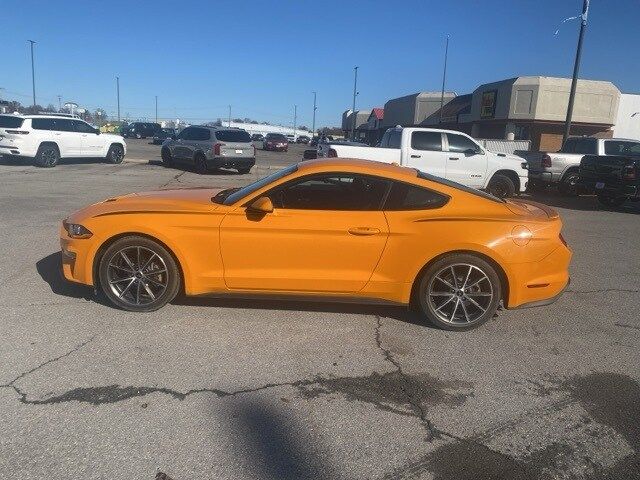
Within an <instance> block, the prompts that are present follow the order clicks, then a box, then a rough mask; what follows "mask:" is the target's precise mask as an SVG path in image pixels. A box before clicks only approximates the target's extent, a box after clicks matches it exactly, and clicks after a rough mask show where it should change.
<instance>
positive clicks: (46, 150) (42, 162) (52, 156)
mask: <svg viewBox="0 0 640 480" xmlns="http://www.w3.org/2000/svg"><path fill="white" fill-rule="evenodd" d="M59 160H60V150H58V146H57V145H55V144H54V143H45V144H44V145H40V147H38V153H36V158H35V160H34V163H35V165H36V166H37V167H41V168H51V167H55V166H56V165H57V164H58V161H59Z"/></svg>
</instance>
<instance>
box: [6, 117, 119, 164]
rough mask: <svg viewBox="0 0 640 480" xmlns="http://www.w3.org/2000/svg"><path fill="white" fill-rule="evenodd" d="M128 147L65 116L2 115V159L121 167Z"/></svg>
mask: <svg viewBox="0 0 640 480" xmlns="http://www.w3.org/2000/svg"><path fill="white" fill-rule="evenodd" d="M126 152H127V145H126V143H125V142H124V139H123V138H122V137H121V136H119V135H112V134H109V133H100V130H98V129H97V128H94V127H92V126H91V125H89V124H88V123H87V122H84V121H82V120H80V119H78V118H74V117H71V116H64V115H55V114H50V115H0V156H5V155H7V156H16V157H27V158H33V159H34V162H35V164H36V165H37V166H38V167H54V166H55V165H56V164H57V163H58V160H59V159H60V158H69V157H72V158H77V157H89V158H104V159H105V160H106V161H108V162H110V163H121V162H122V160H123V159H124V156H125V154H126Z"/></svg>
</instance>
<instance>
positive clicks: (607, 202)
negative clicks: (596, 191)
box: [598, 195, 627, 208]
mask: <svg viewBox="0 0 640 480" xmlns="http://www.w3.org/2000/svg"><path fill="white" fill-rule="evenodd" d="M626 200H627V198H626V197H612V196H610V195H598V201H599V202H600V203H601V204H602V205H604V206H605V207H609V208H616V207H619V206H620V205H622V204H623V203H624V202H625V201H626Z"/></svg>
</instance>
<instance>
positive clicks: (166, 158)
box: [160, 147, 173, 167]
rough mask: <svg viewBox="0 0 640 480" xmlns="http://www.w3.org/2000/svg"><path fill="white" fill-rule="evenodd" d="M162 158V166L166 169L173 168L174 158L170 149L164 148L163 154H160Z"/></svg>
mask: <svg viewBox="0 0 640 480" xmlns="http://www.w3.org/2000/svg"><path fill="white" fill-rule="evenodd" d="M160 156H161V157H162V165H164V166H165V167H172V166H173V157H172V156H171V150H169V149H168V148H166V147H165V148H163V149H162V152H160Z"/></svg>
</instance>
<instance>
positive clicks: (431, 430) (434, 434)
mask: <svg viewBox="0 0 640 480" xmlns="http://www.w3.org/2000/svg"><path fill="white" fill-rule="evenodd" d="M375 319H376V327H375V329H374V331H375V341H376V345H377V347H378V349H379V350H380V351H381V352H382V355H383V357H384V359H385V360H386V361H387V362H389V363H390V364H391V365H393V366H394V368H395V369H396V372H398V375H400V378H401V379H402V380H403V382H404V384H405V387H400V388H401V389H402V391H403V393H404V394H405V396H406V397H407V402H408V403H409V405H411V407H412V408H413V410H414V412H415V414H416V416H417V417H418V418H419V419H420V421H421V422H422V425H423V426H424V428H425V430H426V432H427V441H428V442H431V441H433V440H434V439H437V438H440V434H441V432H440V431H439V430H437V429H436V428H435V427H434V426H433V424H432V423H431V421H430V420H429V419H428V418H427V414H426V412H425V411H424V408H423V407H422V404H421V403H420V402H419V401H416V400H415V397H416V395H415V387H414V385H413V383H412V382H411V380H410V379H409V377H407V375H406V374H405V373H404V371H403V370H402V365H400V363H399V362H398V361H397V360H396V359H395V358H394V357H393V355H392V354H391V351H390V350H389V349H387V348H384V347H383V346H382V336H381V333H380V329H381V328H382V318H381V317H380V316H379V315H376V316H375Z"/></svg>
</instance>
